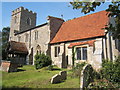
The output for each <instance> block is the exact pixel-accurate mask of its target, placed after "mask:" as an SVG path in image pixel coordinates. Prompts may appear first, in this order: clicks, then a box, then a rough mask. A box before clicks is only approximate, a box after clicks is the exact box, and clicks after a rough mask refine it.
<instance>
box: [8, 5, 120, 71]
mask: <svg viewBox="0 0 120 90" xmlns="http://www.w3.org/2000/svg"><path fill="white" fill-rule="evenodd" d="M109 22H112V23H113V24H114V18H109V17H108V13H107V12H106V11H100V12H97V13H93V14H90V15H86V16H82V17H78V18H75V19H72V20H68V21H64V20H63V19H61V18H57V17H53V16H48V17H47V22H46V23H43V24H41V25H38V26H36V13H35V12H32V11H29V10H28V9H25V8H24V7H19V8H17V9H15V10H13V11H12V16H11V27H10V36H9V47H8V53H9V57H10V58H12V59H14V60H16V61H18V62H20V63H22V64H30V65H34V56H35V55H36V53H44V54H46V55H49V56H50V57H51V59H52V64H53V65H57V66H58V67H60V68H67V67H68V66H73V65H75V64H76V63H81V62H86V63H89V64H91V65H92V66H93V68H94V69H96V70H98V69H100V68H101V63H102V59H109V60H115V58H116V57H118V55H120V41H119V40H117V39H116V40H114V39H113V37H112V34H111V33H110V32H108V31H107V30H105V27H106V25H108V24H109Z"/></svg>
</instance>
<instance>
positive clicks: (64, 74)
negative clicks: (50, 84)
mask: <svg viewBox="0 0 120 90" xmlns="http://www.w3.org/2000/svg"><path fill="white" fill-rule="evenodd" d="M59 75H61V79H62V80H66V79H67V72H66V71H60V72H59Z"/></svg>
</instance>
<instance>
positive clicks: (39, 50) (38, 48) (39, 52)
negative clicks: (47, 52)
mask: <svg viewBox="0 0 120 90" xmlns="http://www.w3.org/2000/svg"><path fill="white" fill-rule="evenodd" d="M36 53H37V54H41V47H40V46H39V45H37V47H36Z"/></svg>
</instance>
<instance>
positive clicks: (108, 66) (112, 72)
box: [101, 56, 120, 83]
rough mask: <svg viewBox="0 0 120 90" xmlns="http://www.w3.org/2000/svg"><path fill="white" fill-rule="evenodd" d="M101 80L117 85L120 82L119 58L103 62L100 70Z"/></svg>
mask: <svg viewBox="0 0 120 90" xmlns="http://www.w3.org/2000/svg"><path fill="white" fill-rule="evenodd" d="M101 75H102V78H106V79H107V80H109V81H110V82H115V83H119V82H120V77H119V75H120V56H119V57H118V58H117V59H116V60H115V61H114V62H113V61H108V60H106V61H103V63H102V70H101Z"/></svg>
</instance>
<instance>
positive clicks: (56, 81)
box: [51, 74, 61, 84]
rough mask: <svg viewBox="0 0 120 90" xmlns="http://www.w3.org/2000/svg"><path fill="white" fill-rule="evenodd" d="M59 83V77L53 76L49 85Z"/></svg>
mask: <svg viewBox="0 0 120 90" xmlns="http://www.w3.org/2000/svg"><path fill="white" fill-rule="evenodd" d="M59 82H61V75H59V74H56V75H54V76H53V77H52V79H51V83H52V84H55V83H59Z"/></svg>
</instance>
